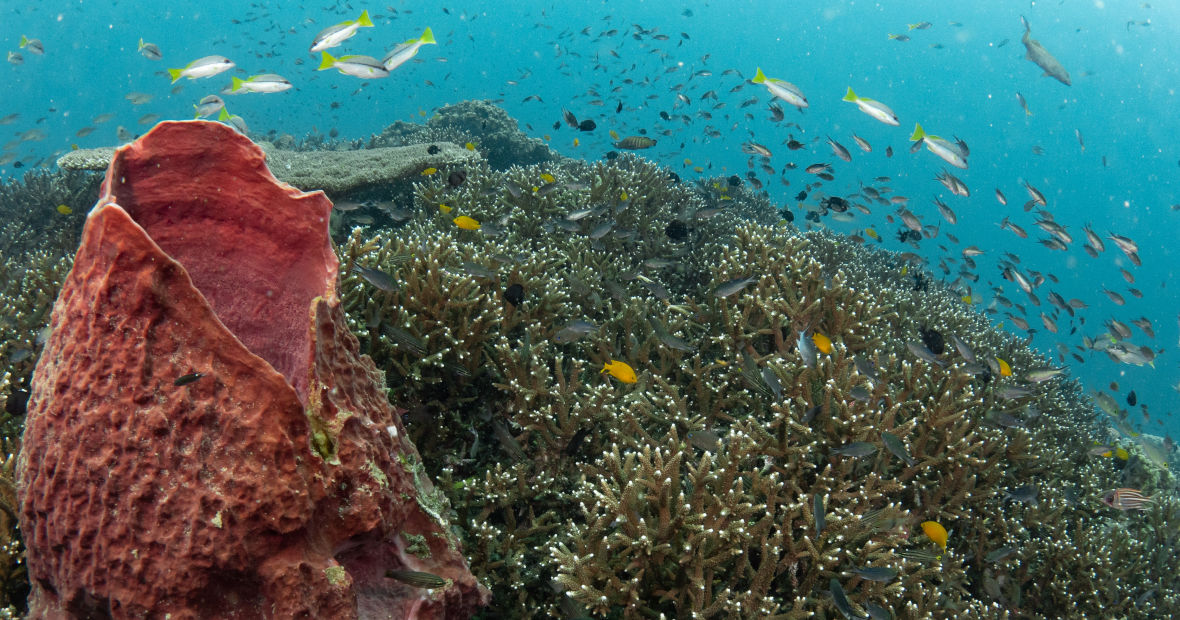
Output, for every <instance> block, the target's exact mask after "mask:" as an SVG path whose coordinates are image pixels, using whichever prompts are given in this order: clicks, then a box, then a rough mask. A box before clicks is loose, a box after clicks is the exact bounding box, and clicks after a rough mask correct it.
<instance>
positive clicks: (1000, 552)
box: [983, 545, 1017, 564]
mask: <svg viewBox="0 0 1180 620" xmlns="http://www.w3.org/2000/svg"><path fill="white" fill-rule="evenodd" d="M1016 551H1017V549H1016V547H1013V546H1011V545H1008V546H1005V547H1000V548H999V549H996V550H995V551H992V552H991V553H989V554H987V555H985V556H984V557H983V560H984V561H985V562H989V563H993V564H994V563H996V562H999V561H1000V560H1003V559H1004V558H1006V557H1008V556H1010V555H1012V554H1014V553H1016Z"/></svg>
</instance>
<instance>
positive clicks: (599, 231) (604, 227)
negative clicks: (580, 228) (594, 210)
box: [587, 221, 615, 239]
mask: <svg viewBox="0 0 1180 620" xmlns="http://www.w3.org/2000/svg"><path fill="white" fill-rule="evenodd" d="M614 226H615V223H614V222H611V221H607V222H603V223H601V224H599V225H598V226H595V227H594V229H593V230H591V231H590V234H589V235H587V236H588V237H590V238H591V239H601V238H603V237H605V236H606V233H608V232H610V229H612V228H614Z"/></svg>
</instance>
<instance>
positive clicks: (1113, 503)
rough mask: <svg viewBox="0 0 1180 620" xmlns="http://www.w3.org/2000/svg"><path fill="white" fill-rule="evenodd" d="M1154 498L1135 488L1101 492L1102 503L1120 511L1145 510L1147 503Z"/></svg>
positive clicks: (1151, 501) (1152, 501)
mask: <svg viewBox="0 0 1180 620" xmlns="http://www.w3.org/2000/svg"><path fill="white" fill-rule="evenodd" d="M1154 502H1155V500H1154V499H1152V498H1150V497H1146V496H1144V495H1143V494H1142V493H1140V492H1139V491H1138V490H1137V489H1113V490H1111V491H1107V492H1106V493H1103V494H1102V503H1103V504H1106V505H1107V506H1110V507H1111V508H1117V509H1119V510H1122V511H1127V510H1147V504H1150V503H1154Z"/></svg>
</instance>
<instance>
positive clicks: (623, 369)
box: [599, 360, 635, 383]
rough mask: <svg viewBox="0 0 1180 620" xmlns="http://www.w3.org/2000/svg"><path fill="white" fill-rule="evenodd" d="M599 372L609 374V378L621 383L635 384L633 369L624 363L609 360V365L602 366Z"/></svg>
mask: <svg viewBox="0 0 1180 620" xmlns="http://www.w3.org/2000/svg"><path fill="white" fill-rule="evenodd" d="M599 372H609V373H610V376H612V377H614V378H616V379H618V380H619V381H622V382H623V383H635V369H634V368H631V367H630V366H628V365H627V363H626V362H620V361H619V360H611V361H610V363H609V364H603V365H602V370H601V371H599Z"/></svg>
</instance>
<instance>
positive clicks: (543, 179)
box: [541, 172, 557, 183]
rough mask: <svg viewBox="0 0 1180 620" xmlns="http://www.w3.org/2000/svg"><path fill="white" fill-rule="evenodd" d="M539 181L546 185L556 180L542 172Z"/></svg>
mask: <svg viewBox="0 0 1180 620" xmlns="http://www.w3.org/2000/svg"><path fill="white" fill-rule="evenodd" d="M541 180H542V181H544V182H546V183H552V182H554V181H556V180H557V179H555V178H553V175H552V174H549V173H548V172H542V173H541Z"/></svg>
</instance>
